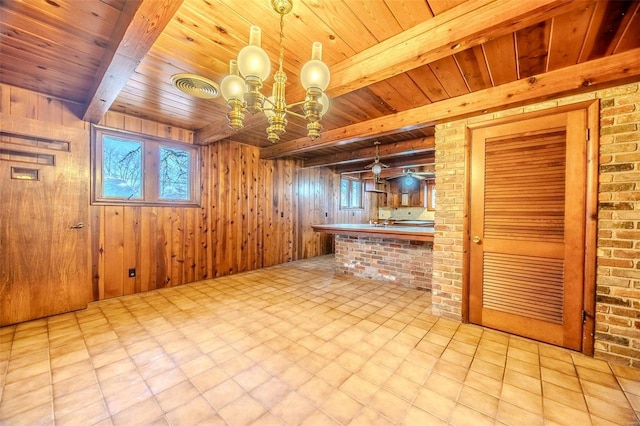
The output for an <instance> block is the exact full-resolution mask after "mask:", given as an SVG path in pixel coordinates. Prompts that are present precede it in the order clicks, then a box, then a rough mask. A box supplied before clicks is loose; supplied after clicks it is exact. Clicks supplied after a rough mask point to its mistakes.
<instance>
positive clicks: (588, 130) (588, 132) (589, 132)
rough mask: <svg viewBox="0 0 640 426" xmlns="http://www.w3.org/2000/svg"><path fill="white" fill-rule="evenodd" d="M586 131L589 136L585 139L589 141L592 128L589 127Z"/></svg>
mask: <svg viewBox="0 0 640 426" xmlns="http://www.w3.org/2000/svg"><path fill="white" fill-rule="evenodd" d="M586 133H587V138H586V139H585V140H587V141H588V140H589V139H591V129H587V132H586Z"/></svg>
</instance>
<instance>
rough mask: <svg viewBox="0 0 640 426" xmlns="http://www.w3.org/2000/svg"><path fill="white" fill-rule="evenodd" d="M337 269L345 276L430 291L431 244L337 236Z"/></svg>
mask: <svg viewBox="0 0 640 426" xmlns="http://www.w3.org/2000/svg"><path fill="white" fill-rule="evenodd" d="M335 247H336V248H335V256H336V268H337V270H338V271H339V272H342V273H344V274H349V275H354V276H357V277H362V278H370V279H374V280H378V281H387V282H391V283H394V284H397V285H401V286H403V287H410V288H415V289H425V290H427V289H431V264H432V254H433V245H432V244H431V243H429V242H422V241H406V240H396V239H382V238H373V237H356V236H346V235H336V239H335Z"/></svg>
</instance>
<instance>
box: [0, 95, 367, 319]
mask: <svg viewBox="0 0 640 426" xmlns="http://www.w3.org/2000/svg"><path fill="white" fill-rule="evenodd" d="M71 107H73V106H71ZM71 107H70V106H69V105H67V104H64V103H62V102H61V101H59V100H55V99H50V98H46V97H43V96H40V95H36V94H33V93H30V92H28V91H25V90H21V89H16V88H11V87H9V86H4V85H0V111H2V112H3V113H11V114H12V115H14V114H15V115H17V116H22V117H26V118H30V119H34V120H35V119H37V120H42V121H46V122H47V123H49V122H51V123H52V124H51V125H52V132H54V131H55V130H61V129H62V127H60V129H58V127H59V126H63V125H64V126H65V127H73V128H78V129H83V130H84V129H88V128H89V124H88V123H86V122H83V121H81V120H79V119H78V118H77V117H75V115H74V114H75V112H74V111H72V109H71ZM59 122H62V123H59ZM100 124H101V125H104V126H108V127H112V128H117V129H121V130H127V131H133V132H141V133H143V134H149V135H152V136H160V137H169V138H172V139H174V140H179V141H182V142H187V143H190V142H192V139H193V133H192V132H190V131H188V130H184V129H178V128H175V127H171V126H166V125H161V124H158V123H155V122H152V121H148V120H144V119H141V118H137V117H130V116H126V115H123V114H119V113H114V112H109V113H107V114H106V115H105V117H104V119H103V120H102V122H101V123H100ZM80 142H82V144H83V149H77V148H76V149H74V153H77V154H74V155H77V156H78V158H80V157H82V159H84V160H86V159H87V158H88V152H87V151H88V146H89V140H88V133H87V134H86V140H82V141H80ZM200 161H201V178H202V180H201V189H202V192H201V197H202V205H201V207H200V208H182V207H180V208H171V207H141V206H131V207H130V206H88V188H89V167H88V165H87V164H84V163H82V162H80V163H78V164H84V166H79V165H78V164H75V163H74V164H70V165H68V166H65V170H64V178H62V177H60V178H59V179H57V180H56V185H57V186H56V188H57V189H56V191H57V192H56V194H58V195H60V194H62V193H64V192H65V191H66V190H67V189H68V188H67V186H65V183H64V181H65V179H68V178H69V177H70V176H72V175H73V176H80V177H81V178H82V179H83V180H84V181H85V182H86V184H85V186H86V188H85V189H83V191H85V192H86V194H85V196H86V201H85V202H84V203H85V204H84V207H88V212H89V214H88V216H87V217H86V218H85V217H82V218H80V217H78V218H76V214H73V215H70V214H69V211H70V210H68V208H67V207H56V209H58V210H56V214H55V215H54V216H55V217H56V219H55V220H56V221H57V222H56V223H58V222H59V223H58V225H59V226H68V224H66V221H68V220H76V219H77V220H82V221H84V222H86V223H88V224H89V226H88V227H87V228H85V232H87V233H89V232H90V233H91V235H90V236H89V237H90V246H91V250H90V253H87V250H83V256H86V257H87V260H86V265H85V266H86V267H87V268H91V271H92V275H93V285H92V284H91V281H92V279H91V278H87V283H86V284H87V288H86V290H87V291H86V293H87V294H86V300H90V299H91V298H92V296H93V298H94V299H104V298H111V297H117V296H121V295H125V294H131V293H139V292H144V291H149V290H153V289H156V288H162V287H165V286H175V285H181V284H184V283H187V282H193V281H197V280H201V279H204V278H207V277H211V276H220V275H228V274H232V273H237V272H241V271H246V270H251V269H256V268H261V267H266V266H271V265H275V264H278V263H282V262H287V261H291V260H297V259H301V258H306V257H312V256H317V255H320V254H325V253H329V252H331V251H332V241H333V240H332V238H331V236H329V235H326V234H319V233H315V232H313V231H312V230H311V227H310V225H311V224H313V223H328V222H338V221H343V222H366V221H368V220H369V219H370V218H371V217H373V216H374V215H375V207H376V206H377V204H376V203H374V202H372V200H373V197H371V196H370V194H367V195H366V197H365V200H366V207H365V209H363V210H355V211H339V209H338V207H337V206H338V205H339V179H340V177H339V175H336V174H334V173H333V172H332V171H331V170H329V169H326V168H320V169H301V163H300V162H299V161H296V160H288V159H279V160H275V161H266V160H260V155H259V148H256V147H254V146H249V145H242V144H238V143H233V142H222V143H217V144H214V145H210V146H203V147H202V152H201V158H200ZM22 183H24V184H29V183H28V182H22ZM47 197H48V196H46V195H45V194H42V196H41V197H40V199H41V200H44V202H43V203H39V204H38V205H37V206H34V208H36V207H38V206H49V205H52V204H54V203H53V201H52V200H51V198H50V197H49V198H47ZM20 200H21V198H20V197H18V196H15V197H14V196H12V197H11V198H9V204H11V205H15V206H17V207H18V208H21V209H23V207H20V202H21V201H20ZM70 208H71V207H70ZM74 208H75V207H74ZM60 209H62V210H60ZM71 216H73V219H70V217H71ZM16 220H17V219H16ZM16 220H13V221H14V222H15V223H13V222H12V223H9V224H8V225H7V228H6V229H11V230H12V231H11V232H12V233H14V234H15V233H16V232H17V231H16V229H26V227H25V226H23V225H20V224H18V223H17V222H16ZM63 222H64V223H63ZM58 225H57V226H58ZM3 226H4V225H3ZM74 232H76V231H74ZM77 232H82V231H77ZM49 237H51V240H50V239H47V238H49ZM64 241H67V239H66V238H62V235H58V236H56V235H49V236H48V235H42V236H41V237H40V240H39V242H38V244H37V245H38V246H45V247H48V248H50V249H51V250H55V249H56V248H57V247H58V246H64V245H65V244H63V243H64ZM87 241H89V240H87ZM66 246H69V247H66ZM66 246H65V247H63V249H62V250H61V251H60V252H59V253H57V254H56V255H55V256H54V257H52V256H53V252H47V253H43V255H42V256H43V260H42V262H45V261H46V262H49V263H51V264H54V266H53V267H51V268H50V271H51V273H52V274H54V273H56V271H58V269H59V268H58V266H57V265H55V264H56V262H57V260H56V261H54V260H52V259H54V258H55V259H62V258H64V256H65V255H67V254H68V251H70V250H72V249H73V247H71V246H70V244H66ZM44 257H46V259H48V260H46V259H44ZM18 261H19V262H23V263H25V264H27V263H28V259H27V258H26V257H25V258H24V259H23V260H18ZM58 263H63V261H60V262H58ZM130 268H135V269H136V277H129V276H128V271H129V269H130ZM18 278H19V277H18ZM18 278H15V277H14V278H11V279H12V280H15V279H18ZM36 287H37V286H36ZM76 287H78V286H77V285H75V284H72V283H69V284H68V285H67V287H66V289H67V291H68V292H74V291H76V292H77V291H79V290H74V288H76ZM92 288H93V294H92V291H91V289H92ZM32 290H34V291H36V292H37V293H39V294H40V296H41V297H40V299H38V300H39V301H38V302H37V303H38V304H39V305H42V306H44V305H47V306H49V307H52V308H55V309H58V310H59V311H65V310H68V309H69V308H67V307H66V299H65V298H62V297H60V294H61V293H59V292H52V291H49V290H46V289H45V290H41V289H38V288H35V289H28V291H27V290H25V292H23V293H24V294H21V293H20V292H15V294H13V295H12V296H11V297H12V299H11V301H10V302H7V303H9V305H12V306H23V305H24V304H26V305H29V304H34V303H35V302H34V300H35V299H30V298H31V296H30V294H28V293H29V292H32ZM20 300H22V302H20ZM23 302H24V303H23ZM74 306H75V305H74ZM5 308H6V309H5ZM5 308H3V309H5V312H6V310H7V309H10V308H9V307H5ZM38 309H39V306H34V308H33V310H32V312H30V313H29V315H32V314H33V315H40V313H38V312H40V311H38ZM42 312H44V311H42ZM43 314H44V313H43Z"/></svg>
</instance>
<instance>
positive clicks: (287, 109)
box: [286, 106, 305, 119]
mask: <svg viewBox="0 0 640 426" xmlns="http://www.w3.org/2000/svg"><path fill="white" fill-rule="evenodd" d="M286 111H287V114H291V115H293V116H295V117H298V118H302V119H305V116H304V115H302V114H298V113H297V112H294V111H291V110H290V109H289V106H287V108H286Z"/></svg>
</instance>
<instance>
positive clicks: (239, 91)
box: [220, 74, 246, 101]
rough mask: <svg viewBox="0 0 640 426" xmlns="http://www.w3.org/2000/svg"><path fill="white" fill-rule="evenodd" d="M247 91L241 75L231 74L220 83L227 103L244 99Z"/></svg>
mask: <svg viewBox="0 0 640 426" xmlns="http://www.w3.org/2000/svg"><path fill="white" fill-rule="evenodd" d="M245 90H246V89H245V85H244V80H243V79H242V77H240V76H239V75H235V74H229V75H228V76H226V77H225V78H223V79H222V81H221V82H220V91H221V92H222V97H223V98H224V100H225V101H229V99H242V95H243V94H244V92H245Z"/></svg>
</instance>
